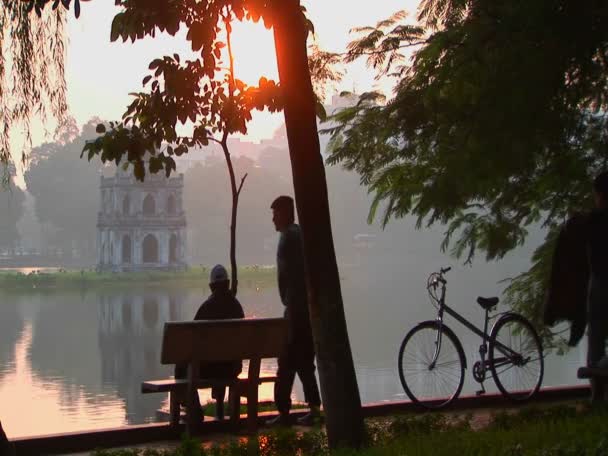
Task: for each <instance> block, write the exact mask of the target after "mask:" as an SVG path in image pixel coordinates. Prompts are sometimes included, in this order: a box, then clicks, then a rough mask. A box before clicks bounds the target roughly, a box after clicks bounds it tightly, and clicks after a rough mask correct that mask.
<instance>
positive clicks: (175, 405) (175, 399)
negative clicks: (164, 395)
mask: <svg viewBox="0 0 608 456" xmlns="http://www.w3.org/2000/svg"><path fill="white" fill-rule="evenodd" d="M179 396H180V395H179V394H178V393H177V391H172V392H170V393H169V414H170V417H171V426H177V425H178V424H179Z"/></svg>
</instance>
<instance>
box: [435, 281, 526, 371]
mask: <svg viewBox="0 0 608 456" xmlns="http://www.w3.org/2000/svg"><path fill="white" fill-rule="evenodd" d="M439 280H440V281H441V283H442V286H441V297H440V299H439V300H438V304H439V310H438V312H437V318H436V320H437V322H438V323H439V331H437V340H436V341H435V353H434V355H433V360H432V361H431V364H430V366H429V367H430V368H431V369H433V368H434V367H435V363H436V362H437V358H438V357H439V352H440V350H441V335H442V332H443V331H442V326H443V315H444V313H447V314H448V315H450V316H452V317H453V318H454V319H455V320H456V321H458V322H459V323H460V324H462V325H463V326H464V327H466V328H467V329H469V330H470V331H471V332H473V333H474V334H476V335H478V336H479V337H480V338H481V339H482V345H481V347H480V357H481V362H482V365H483V368H484V369H486V368H487V367H488V361H486V359H485V354H486V353H487V343H488V340H489V339H490V337H489V336H488V320H489V315H488V314H489V311H488V310H486V312H485V319H484V328H483V331H482V330H481V329H479V328H478V327H477V326H475V325H474V324H473V323H471V322H470V321H469V320H467V319H466V318H464V317H463V316H462V315H460V314H459V313H458V312H456V311H455V310H454V309H452V308H451V307H450V306H448V305H447V304H446V302H445V291H446V283H447V282H446V281H445V279H443V278H442V277H440V279H439ZM505 315H507V313H504V314H503V316H505ZM501 318H502V317H501ZM499 320H500V318H499ZM499 320H497V322H496V323H498V321H499ZM496 323H494V324H496ZM494 343H495V346H496V348H497V349H498V350H499V351H500V352H501V353H502V354H503V355H505V358H499V359H498V360H495V367H499V366H502V365H503V364H506V363H507V362H513V360H514V359H515V360H516V361H515V364H520V363H522V362H526V361H527V360H524V359H522V356H521V355H520V354H519V353H517V352H515V351H514V350H512V349H511V348H509V347H507V346H506V345H504V344H502V343H501V342H500V341H498V340H495V341H494Z"/></svg>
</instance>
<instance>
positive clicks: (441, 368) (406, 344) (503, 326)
mask: <svg viewBox="0 0 608 456" xmlns="http://www.w3.org/2000/svg"><path fill="white" fill-rule="evenodd" d="M450 269H451V268H449V267H448V268H442V269H440V270H439V272H433V273H431V275H430V276H429V278H428V281H427V290H428V292H429V296H430V298H431V301H432V302H434V303H436V304H437V309H438V311H437V318H436V319H435V320H428V321H424V322H422V323H419V324H418V325H416V326H415V327H414V328H412V329H411V330H410V331H409V332H408V333H407V335H406V336H405V338H404V339H403V342H402V343H401V348H400V349H399V378H400V380H401V384H402V386H403V389H404V390H405V392H406V394H407V395H408V396H409V398H410V399H411V400H412V401H413V402H415V403H416V404H419V405H421V406H423V407H425V408H429V409H438V408H441V407H445V406H447V405H449V404H450V403H451V402H452V401H454V400H455V399H456V398H457V397H458V396H459V394H460V392H461V391H462V386H463V383H464V371H465V369H466V367H467V362H466V357H465V354H464V350H463V348H462V344H461V343H460V340H459V339H458V338H457V337H456V335H455V333H454V332H453V331H452V330H451V329H450V328H449V327H448V326H446V324H445V323H444V322H443V317H444V313H447V314H448V315H451V316H452V317H454V318H455V319H456V320H457V321H459V322H460V323H461V324H462V325H464V326H465V327H466V328H468V329H469V330H470V331H472V332H473V333H475V334H476V335H478V336H479V337H481V339H482V343H481V345H480V347H479V357H480V359H479V361H477V362H475V364H474V365H473V378H474V379H475V380H476V381H477V382H478V383H479V384H480V385H481V390H479V391H477V395H481V394H485V392H486V391H485V388H484V385H483V383H484V381H485V380H486V377H487V373H488V371H489V372H491V374H492V377H493V378H494V382H495V383H496V386H497V387H498V389H499V391H500V392H501V393H502V394H503V395H504V396H505V397H507V398H509V399H511V400H514V401H525V400H527V399H530V398H531V397H532V396H534V395H535V394H536V393H537V392H538V390H539V388H540V385H541V383H542V379H543V373H544V361H543V349H542V345H541V341H540V338H539V337H538V334H537V333H536V331H535V330H534V328H533V327H532V325H531V324H530V322H529V321H528V320H526V319H525V318H524V317H523V316H521V315H519V314H517V313H514V312H504V313H501V314H497V315H495V316H494V317H490V315H489V313H490V312H491V311H492V310H493V309H494V308H495V307H496V306H497V304H498V298H496V297H494V298H482V297H478V298H477V303H478V304H479V305H480V306H481V307H482V309H484V310H485V321H484V327H483V331H482V330H481V329H479V328H477V327H476V326H475V325H473V324H472V323H471V322H469V321H468V320H467V319H466V318H464V317H462V316H461V315H460V314H458V312H456V311H455V310H454V309H452V308H450V307H449V306H448V305H447V304H446V302H445V295H446V288H447V280H446V279H445V277H444V276H445V274H446V273H447V272H448V271H450ZM438 289H440V290H441V292H440V295H439V296H438V295H437V290H438ZM496 317H498V319H497V320H496V322H495V323H494V325H493V326H492V329H491V331H490V334H489V335H488V321H489V320H490V318H496Z"/></svg>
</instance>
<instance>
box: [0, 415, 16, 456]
mask: <svg viewBox="0 0 608 456" xmlns="http://www.w3.org/2000/svg"><path fill="white" fill-rule="evenodd" d="M13 454H15V451H14V448H13V445H12V444H11V443H10V442H9V440H8V437H6V433H5V432H4V429H2V423H1V422H0V456H11V455H13Z"/></svg>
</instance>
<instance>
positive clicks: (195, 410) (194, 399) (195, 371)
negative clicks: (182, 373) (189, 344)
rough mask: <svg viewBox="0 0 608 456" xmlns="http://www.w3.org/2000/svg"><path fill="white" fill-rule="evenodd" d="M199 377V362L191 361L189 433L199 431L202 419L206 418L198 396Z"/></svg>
mask: <svg viewBox="0 0 608 456" xmlns="http://www.w3.org/2000/svg"><path fill="white" fill-rule="evenodd" d="M198 378H199V365H198V362H195V363H190V366H189V369H188V393H187V394H188V396H187V399H186V429H187V432H188V434H189V435H195V434H196V433H197V432H198V431H199V429H200V424H201V421H202V420H203V419H204V417H203V416H202V413H201V404H200V401H199V398H198V388H197V387H196V386H195V385H196V381H197V380H198Z"/></svg>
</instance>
